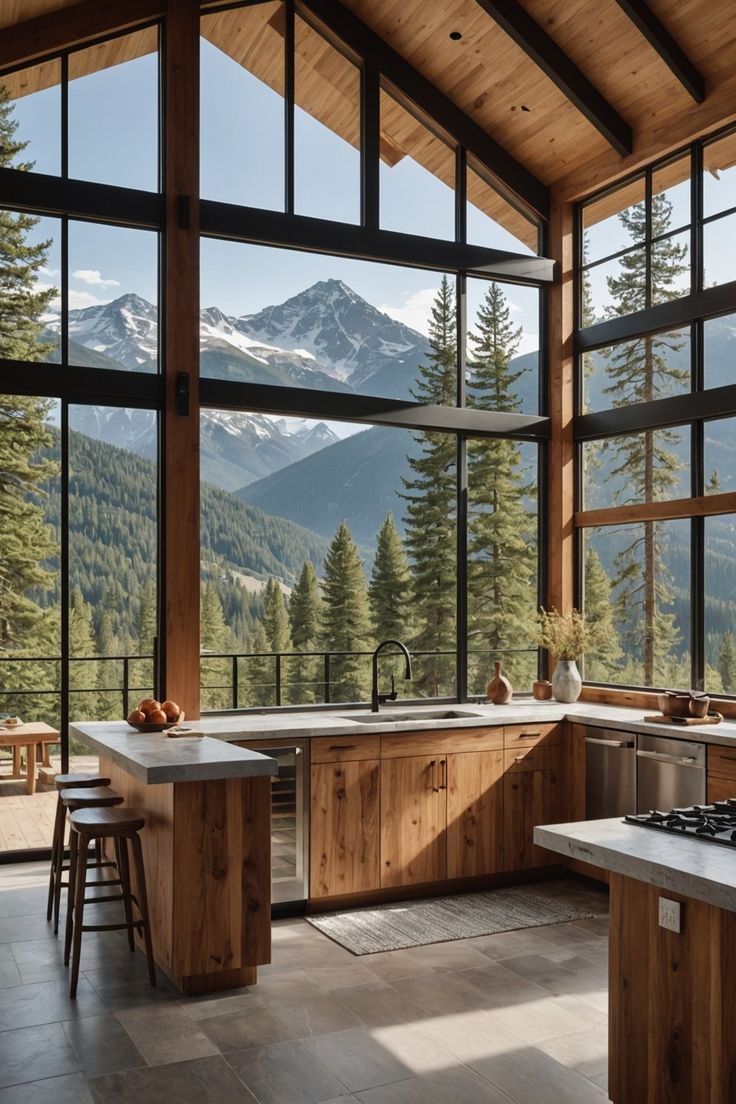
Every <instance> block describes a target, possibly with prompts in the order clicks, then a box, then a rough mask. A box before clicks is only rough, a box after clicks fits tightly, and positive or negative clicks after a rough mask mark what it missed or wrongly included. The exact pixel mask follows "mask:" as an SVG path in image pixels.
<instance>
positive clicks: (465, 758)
mask: <svg viewBox="0 0 736 1104" xmlns="http://www.w3.org/2000/svg"><path fill="white" fill-rule="evenodd" d="M503 768H504V753H503V752H502V751H475V752H466V753H463V754H460V755H448V756H447V877H448V878H472V877H475V876H476V875H481V874H496V873H497V872H499V871H501V870H503Z"/></svg>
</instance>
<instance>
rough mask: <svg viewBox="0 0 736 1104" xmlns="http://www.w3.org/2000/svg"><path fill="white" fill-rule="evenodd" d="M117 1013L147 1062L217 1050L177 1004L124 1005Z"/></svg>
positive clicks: (205, 1054) (152, 1063) (179, 1059)
mask: <svg viewBox="0 0 736 1104" xmlns="http://www.w3.org/2000/svg"><path fill="white" fill-rule="evenodd" d="M116 1017H117V1019H118V1021H119V1022H120V1023H121V1024H122V1026H123V1027H124V1028H125V1030H126V1032H127V1033H128V1035H129V1037H130V1038H131V1039H132V1041H133V1043H134V1045H135V1046H136V1047H137V1048H138V1050H139V1051H140V1053H141V1054H142V1055H143V1057H144V1058H145V1060H146V1061H147V1062H148V1064H149V1066H159V1065H165V1064H166V1063H168V1062H184V1061H186V1060H187V1059H190V1058H207V1057H209V1056H210V1055H212V1054H217V1053H218V1048H217V1046H216V1045H215V1044H214V1043H213V1042H212V1040H211V1039H210V1038H209V1037H208V1036H207V1035H205V1034H204V1032H203V1031H201V1030H200V1027H199V1025H198V1024H196V1023H194V1021H193V1020H191V1019H190V1018H189V1016H187V1014H186V1012H185V1010H184V1009H183V1008H182V1007H181V1006H180V1005H178V1004H172V1005H169V1006H166V1005H162V1006H159V1007H156V1006H148V1007H142V1008H131V1009H126V1010H125V1011H123V1012H117V1013H116Z"/></svg>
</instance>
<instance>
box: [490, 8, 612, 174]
mask: <svg viewBox="0 0 736 1104" xmlns="http://www.w3.org/2000/svg"><path fill="white" fill-rule="evenodd" d="M476 3H478V4H479V5H480V7H481V8H483V10H484V11H485V12H487V13H488V15H490V17H491V18H492V19H493V20H494V22H495V23H497V24H498V26H499V27H501V29H502V30H504V31H505V32H506V34H507V35H509V37H510V38H512V39H513V40H514V42H515V43H516V44H517V45H518V46H520V47H521V49H522V50H523V51H524V53H525V54H526V55H527V56H528V57H530V58H531V59H532V61H533V62H534V63H535V64H536V65H538V66H539V68H540V69H541V70H542V71H543V72H544V73H546V74H547V76H548V77H549V78H550V80H551V81H553V82H554V83H555V84H556V85H557V87H558V88H559V89H560V91H561V92H563V93H564V94H565V96H567V98H568V100H569V101H570V102H571V103H572V104H574V105H575V107H577V109H578V111H580V112H582V114H583V115H584V116H585V117H586V119H588V120H589V121H590V122H591V123H592V124H593V126H594V127H595V128H596V129H597V130H598V131H600V133H601V134H602V135H603V137H604V138H605V139H606V140H607V141H608V142H610V144H611V145H612V146H613V148H614V149H615V150H617V152H618V153H619V154H621V156H622V157H625V156H626V155H627V154H629V153H631V151H632V149H633V136H632V133H631V127H630V126H629V124H628V123H627V122H626V121H625V119H623V118H622V117H621V116H620V115H619V113H618V112H617V111H616V109H615V108H614V107H612V105H611V104H610V103H609V102H608V100H607V99H606V98H605V96H603V95H602V94H601V93H600V92H599V91H598V89H597V88H596V87H595V86H594V85H593V84H591V82H590V81H589V80H588V78H587V77H585V76H584V75H583V74H582V73H581V72H580V70H579V69H578V67H577V66H576V65H575V64H574V62H572V61H571V60H570V58H569V57H568V56H567V54H566V53H565V52H564V50H561V49H560V47H559V46H558V45H557V43H556V42H555V41H554V40H553V39H551V38H550V36H549V35H548V34H547V32H546V31H544V30H543V29H542V28H541V27H540V26H539V24H538V23H536V22H535V21H534V20H533V19H532V17H531V16H530V15H529V14H528V12H526V11H525V10H524V9H523V8H522V7H521V5H520V4H518V3H516V0H476Z"/></svg>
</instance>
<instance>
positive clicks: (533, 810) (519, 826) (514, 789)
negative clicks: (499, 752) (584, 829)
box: [503, 749, 560, 870]
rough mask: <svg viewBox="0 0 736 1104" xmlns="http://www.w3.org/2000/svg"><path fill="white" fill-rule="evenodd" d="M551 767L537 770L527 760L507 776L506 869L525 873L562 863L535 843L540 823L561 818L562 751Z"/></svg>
mask: <svg viewBox="0 0 736 1104" xmlns="http://www.w3.org/2000/svg"><path fill="white" fill-rule="evenodd" d="M550 752H551V753H553V760H552V762H551V765H549V766H547V765H545V766H544V767H541V768H537V767H535V766H534V765H533V761H532V760H530V759H526V760H525V761H522V762H520V763H517V764H516V769H513V770H508V771H506V772H505V774H504V791H503V812H504V833H503V843H504V859H503V865H504V869H505V870H523V869H525V868H527V867H535V866H546V865H547V864H548V863H554V862H557V861H559V860H558V859H556V857H555V856H554V855H552V854H551V853H550V852H549V851H547V850H546V849H545V848H544V847H537V845H536V844H535V843H534V839H533V835H534V828H535V826H536V825H537V824H551V823H553V822H554V821H556V820H559V819H560V816H559V810H560V784H559V764H558V757H559V752H558V751H557V749H554V752H553V749H550Z"/></svg>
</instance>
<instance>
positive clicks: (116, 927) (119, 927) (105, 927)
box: [80, 920, 143, 932]
mask: <svg viewBox="0 0 736 1104" xmlns="http://www.w3.org/2000/svg"><path fill="white" fill-rule="evenodd" d="M128 928H140V929H141V930H142V929H143V921H142V920H130V921H129V922H126V921H123V923H122V924H82V927H81V929H80V930H81V931H83V932H86V931H87V932H90V931H94V932H101V931H126V930H127V929H128Z"/></svg>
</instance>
